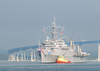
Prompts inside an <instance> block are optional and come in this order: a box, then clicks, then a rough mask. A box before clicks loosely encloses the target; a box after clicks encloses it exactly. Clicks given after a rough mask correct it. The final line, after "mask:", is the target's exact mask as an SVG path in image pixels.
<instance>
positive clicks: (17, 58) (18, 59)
mask: <svg viewBox="0 0 100 71" xmlns="http://www.w3.org/2000/svg"><path fill="white" fill-rule="evenodd" d="M18 57H19V56H18V52H17V59H16V60H17V61H19V58H18Z"/></svg>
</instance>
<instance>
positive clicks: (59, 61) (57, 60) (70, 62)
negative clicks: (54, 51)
mask: <svg viewBox="0 0 100 71" xmlns="http://www.w3.org/2000/svg"><path fill="white" fill-rule="evenodd" d="M56 63H71V61H68V62H64V61H58V60H57V61H56Z"/></svg>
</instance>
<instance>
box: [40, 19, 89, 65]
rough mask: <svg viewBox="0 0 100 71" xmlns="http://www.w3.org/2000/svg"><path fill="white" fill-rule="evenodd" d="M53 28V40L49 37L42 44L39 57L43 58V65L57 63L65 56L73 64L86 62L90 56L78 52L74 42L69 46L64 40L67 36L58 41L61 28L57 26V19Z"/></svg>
mask: <svg viewBox="0 0 100 71" xmlns="http://www.w3.org/2000/svg"><path fill="white" fill-rule="evenodd" d="M51 28H53V32H52V33H51V34H52V39H49V37H47V39H46V40H44V41H43V42H42V43H41V44H40V51H39V56H40V57H41V61H42V63H48V62H56V60H57V58H58V57H59V56H60V55H64V56H65V57H67V59H68V60H69V61H71V62H86V57H87V56H88V55H89V54H87V53H86V52H80V53H78V52H76V50H75V45H74V44H73V41H72V40H71V42H70V46H68V45H67V44H66V43H65V42H64V40H63V38H65V37H66V36H64V37H62V38H61V39H56V36H57V35H58V33H57V32H56V29H57V28H59V26H58V27H57V26H56V24H55V17H54V22H53V23H52V27H51Z"/></svg>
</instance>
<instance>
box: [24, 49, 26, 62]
mask: <svg viewBox="0 0 100 71" xmlns="http://www.w3.org/2000/svg"><path fill="white" fill-rule="evenodd" d="M24 60H26V57H25V50H24Z"/></svg>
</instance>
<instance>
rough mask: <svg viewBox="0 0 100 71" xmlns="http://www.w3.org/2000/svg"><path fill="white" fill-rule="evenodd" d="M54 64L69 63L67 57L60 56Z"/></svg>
mask: <svg viewBox="0 0 100 71" xmlns="http://www.w3.org/2000/svg"><path fill="white" fill-rule="evenodd" d="M56 63H71V61H68V59H67V57H65V56H63V55H60V56H59V57H58V59H57V60H56Z"/></svg>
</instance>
